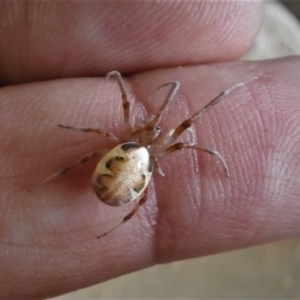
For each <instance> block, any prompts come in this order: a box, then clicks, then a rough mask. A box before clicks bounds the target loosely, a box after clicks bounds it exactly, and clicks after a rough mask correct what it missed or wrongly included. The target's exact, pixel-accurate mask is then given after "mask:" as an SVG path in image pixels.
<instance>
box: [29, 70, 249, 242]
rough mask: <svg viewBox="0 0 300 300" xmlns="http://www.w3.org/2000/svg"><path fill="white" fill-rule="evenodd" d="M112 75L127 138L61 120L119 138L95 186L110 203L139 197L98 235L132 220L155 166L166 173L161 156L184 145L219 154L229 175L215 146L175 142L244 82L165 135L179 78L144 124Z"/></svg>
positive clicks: (101, 165)
mask: <svg viewBox="0 0 300 300" xmlns="http://www.w3.org/2000/svg"><path fill="white" fill-rule="evenodd" d="M111 77H113V78H115V79H116V81H117V83H118V86H119V88H120V91H121V96H122V106H123V114H124V127H125V135H126V139H125V140H123V141H121V140H120V139H119V138H117V137H116V136H115V135H113V134H111V133H109V132H107V131H105V130H102V129H95V128H83V127H75V126H66V125H61V124H59V126H60V127H62V128H65V129H70V130H77V131H82V132H91V133H96V134H98V135H100V136H103V137H106V138H110V139H112V140H114V141H117V142H118V145H117V146H116V147H115V148H113V149H112V150H110V151H109V152H108V153H106V154H105V155H104V156H102V158H101V159H100V161H99V162H98V164H97V167H96V169H95V172H94V174H93V177H92V182H93V189H94V191H95V193H96V195H97V197H98V198H99V199H100V200H101V201H103V202H104V203H106V204H108V205H111V206H120V205H123V204H125V203H128V202H131V201H134V200H137V199H140V200H139V202H138V203H137V204H136V205H135V207H134V208H133V209H132V210H131V212H130V213H129V214H127V215H126V216H125V217H124V218H123V220H122V221H121V222H120V223H118V224H117V225H116V226H114V227H113V228H111V229H110V230H108V231H106V232H104V233H103V234H101V235H99V236H98V237H97V238H98V239H99V238H101V237H104V236H106V235H108V234H109V233H111V232H112V231H114V230H116V229H117V228H119V227H120V226H121V225H123V224H124V223H126V222H127V221H129V220H130V219H131V218H132V216H133V215H134V214H135V213H136V212H137V211H138V209H139V208H140V207H141V206H142V205H143V204H144V203H145V202H146V201H147V198H148V194H149V188H148V185H149V182H150V180H151V178H152V174H153V171H154V170H156V171H158V172H159V173H160V174H161V175H162V176H164V174H163V172H162V170H161V168H160V167H159V163H158V159H159V158H162V157H164V156H166V155H169V154H171V153H173V152H175V151H177V150H181V149H195V150H199V151H202V152H206V153H208V154H211V155H214V156H216V157H217V158H218V159H219V160H220V162H221V164H222V167H223V169H224V172H225V174H226V176H227V177H228V176H229V174H228V168H227V165H226V162H225V160H224V159H223V157H222V156H221V155H220V154H219V153H218V152H217V151H216V150H212V149H209V148H204V147H202V146H199V145H196V144H193V143H187V142H177V143H176V140H177V139H178V137H179V136H180V135H181V134H182V133H183V132H184V131H186V130H187V129H188V128H190V127H191V125H192V124H193V123H194V122H195V121H197V120H198V119H199V118H200V117H201V116H202V115H203V114H204V113H205V112H207V111H208V110H210V109H211V108H212V107H213V106H215V105H216V104H217V103H219V102H220V101H221V100H222V99H224V98H225V97H226V96H227V95H228V94H229V93H230V92H231V91H233V90H234V89H236V88H237V87H240V86H243V85H245V83H238V84H236V85H234V86H232V87H231V88H229V89H227V90H225V91H223V92H221V93H220V94H219V95H218V96H217V97H215V98H214V99H212V100H211V101H210V102H209V103H208V104H206V105H205V106H204V107H202V108H201V109H200V110H198V111H197V112H195V113H194V114H193V115H192V116H191V117H189V118H188V119H186V120H185V121H183V122H182V123H181V124H180V125H178V126H177V127H176V128H174V129H172V130H170V131H169V132H168V133H167V134H166V135H162V131H161V128H160V126H159V123H160V121H161V118H162V116H163V114H164V112H165V111H166V110H167V109H168V106H169V105H170V102H171V100H172V99H173V97H174V95H175V94H176V92H177V91H178V89H179V86H180V84H179V82H178V81H172V82H167V83H165V84H163V85H161V86H159V87H158V89H160V88H162V87H165V86H170V90H169V92H168V94H167V97H166V99H165V101H164V102H163V104H162V106H161V108H160V110H159V112H158V113H157V114H156V115H154V116H152V117H150V118H149V119H146V120H145V122H144V124H143V125H137V124H136V125H134V126H133V125H132V124H131V122H130V103H129V101H128V97H127V94H126V91H125V88H124V83H123V79H122V76H121V74H120V73H119V72H117V71H112V72H110V73H108V74H107V78H111ZM101 154H102V152H101V151H100V150H98V151H95V152H92V153H89V154H87V155H85V156H84V157H82V158H80V159H79V160H77V161H75V162H73V163H71V164H69V165H67V166H65V167H64V168H62V169H60V170H58V171H57V172H55V173H54V174H52V175H50V176H48V177H47V178H45V179H44V180H42V181H40V182H38V183H37V184H35V185H34V186H33V187H32V188H31V189H30V190H33V189H35V188H37V187H39V186H40V185H42V184H44V183H46V182H48V181H50V180H52V179H54V178H57V177H60V176H62V175H64V174H65V173H67V172H68V171H70V170H71V169H73V168H74V167H76V166H78V165H80V164H82V163H85V162H87V161H88V160H90V159H91V158H95V157H99V156H100V155H101Z"/></svg>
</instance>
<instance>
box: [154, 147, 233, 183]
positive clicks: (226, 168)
mask: <svg viewBox="0 0 300 300" xmlns="http://www.w3.org/2000/svg"><path fill="white" fill-rule="evenodd" d="M181 149H196V150H200V151H203V152H206V153H208V154H211V155H214V156H216V157H217V158H218V159H219V161H220V162H221V164H222V167H223V170H224V172H225V174H226V177H227V178H228V177H229V172H228V167H227V164H226V162H225V159H224V158H223V157H222V156H221V155H220V153H219V152H218V151H216V150H213V149H208V148H204V147H201V146H198V145H195V144H193V143H176V144H174V145H172V146H170V147H168V148H166V149H164V150H163V151H162V152H161V153H160V154H158V155H157V156H158V157H163V156H166V155H168V154H171V153H173V152H175V151H177V150H181Z"/></svg>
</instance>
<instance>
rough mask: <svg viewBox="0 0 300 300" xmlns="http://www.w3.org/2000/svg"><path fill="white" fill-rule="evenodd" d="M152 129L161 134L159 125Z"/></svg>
mask: <svg viewBox="0 0 300 300" xmlns="http://www.w3.org/2000/svg"><path fill="white" fill-rule="evenodd" d="M154 131H155V132H157V133H158V134H161V128H160V126H155V127H154Z"/></svg>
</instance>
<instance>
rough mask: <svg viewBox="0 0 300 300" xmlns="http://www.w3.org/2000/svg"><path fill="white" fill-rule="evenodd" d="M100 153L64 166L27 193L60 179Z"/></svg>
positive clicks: (88, 155) (92, 153)
mask: <svg viewBox="0 0 300 300" xmlns="http://www.w3.org/2000/svg"><path fill="white" fill-rule="evenodd" d="M101 153H102V151H100V150H99V151H95V152H91V153H89V154H87V155H85V156H83V157H82V158H80V159H78V160H76V161H75V162H73V163H71V164H69V165H67V166H65V167H64V168H62V169H59V170H58V171H56V172H55V173H53V174H52V175H50V176H48V177H46V178H45V179H43V180H42V181H40V182H38V183H36V184H35V185H33V186H32V187H31V188H30V189H29V192H31V191H33V190H35V189H36V188H38V187H39V186H41V185H43V184H45V183H47V182H49V181H51V180H53V179H55V178H57V177H60V176H62V175H64V174H66V173H67V172H68V171H70V170H71V169H73V168H75V167H77V166H78V165H80V164H83V163H85V162H87V161H89V160H90V159H91V158H94V157H97V156H99V155H100V154H101Z"/></svg>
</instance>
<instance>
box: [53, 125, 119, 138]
mask: <svg viewBox="0 0 300 300" xmlns="http://www.w3.org/2000/svg"><path fill="white" fill-rule="evenodd" d="M58 126H59V127H62V128H65V129H70V130H77V131H82V132H92V133H97V134H99V135H101V136H103V137H106V138H110V139H113V140H115V141H118V142H119V139H118V138H117V137H116V136H115V135H113V134H112V133H110V132H108V131H105V130H102V129H96V128H89V127H87V128H86V127H77V126H68V125H62V124H58Z"/></svg>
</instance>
